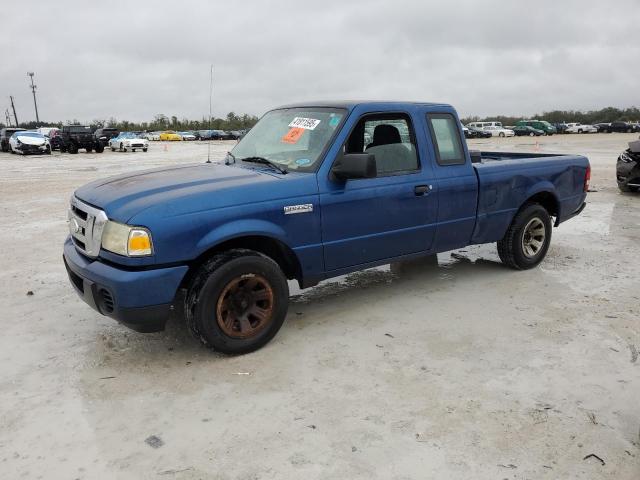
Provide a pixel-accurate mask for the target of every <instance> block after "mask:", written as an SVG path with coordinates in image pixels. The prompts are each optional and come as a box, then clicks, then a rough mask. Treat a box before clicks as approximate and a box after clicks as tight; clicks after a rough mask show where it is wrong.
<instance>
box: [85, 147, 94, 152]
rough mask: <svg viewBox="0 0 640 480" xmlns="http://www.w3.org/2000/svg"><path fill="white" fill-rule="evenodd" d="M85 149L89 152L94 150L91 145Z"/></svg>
mask: <svg viewBox="0 0 640 480" xmlns="http://www.w3.org/2000/svg"><path fill="white" fill-rule="evenodd" d="M85 150H86V151H87V153H91V151H92V150H93V148H91V147H87V148H85Z"/></svg>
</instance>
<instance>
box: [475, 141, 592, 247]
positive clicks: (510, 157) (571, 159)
mask: <svg viewBox="0 0 640 480" xmlns="http://www.w3.org/2000/svg"><path fill="white" fill-rule="evenodd" d="M476 158H477V153H476ZM480 158H481V161H479V162H478V161H477V160H476V162H475V163H473V167H474V170H475V172H476V176H477V177H478V192H479V193H478V216H477V221H476V226H475V229H474V233H473V239H472V240H473V243H487V242H494V241H497V240H499V239H500V238H502V236H503V235H504V232H505V231H506V229H507V227H508V226H509V224H510V223H511V220H512V219H513V216H514V215H515V213H516V211H517V210H518V208H520V206H521V205H522V204H523V203H524V202H526V201H527V199H530V198H533V197H535V196H536V195H539V196H541V197H544V198H545V200H546V201H548V202H549V203H550V204H552V205H554V207H555V212H554V213H555V215H554V216H555V218H556V221H555V222H556V223H555V224H556V226H557V225H559V224H560V223H561V222H563V221H565V220H567V219H569V218H571V217H572V216H573V215H574V214H575V213H576V212H578V211H579V210H580V208H581V206H582V204H583V202H584V199H585V196H586V193H585V192H584V179H585V174H586V170H587V168H588V167H589V161H588V160H587V158H586V157H583V156H580V155H557V154H548V153H510V152H480ZM541 192H545V193H544V194H543V193H541Z"/></svg>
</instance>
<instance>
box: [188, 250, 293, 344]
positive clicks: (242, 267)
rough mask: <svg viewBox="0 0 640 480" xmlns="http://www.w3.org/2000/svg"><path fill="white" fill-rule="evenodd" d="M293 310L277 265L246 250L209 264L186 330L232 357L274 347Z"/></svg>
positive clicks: (193, 295)
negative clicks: (272, 342)
mask: <svg viewBox="0 0 640 480" xmlns="http://www.w3.org/2000/svg"><path fill="white" fill-rule="evenodd" d="M288 307H289V286H288V284H287V279H286V277H285V276H284V274H283V273H282V270H281V269H280V267H279V266H278V264H277V263H276V262H274V261H273V260H272V259H271V258H269V257H267V256H265V255H262V254H261V253H258V252H255V251H253V250H245V249H236V250H230V251H228V252H223V253H220V254H218V255H215V256H214V257H212V258H211V259H210V260H208V261H207V262H206V263H205V264H204V265H203V266H202V267H200V269H199V270H198V272H197V273H196V275H195V276H194V279H193V281H192V282H191V286H190V288H189V292H188V293H187V296H186V299H185V315H186V320H187V325H188V326H189V328H190V329H191V331H192V332H193V333H194V335H195V336H196V337H197V338H199V339H200V340H201V341H202V343H204V344H205V345H207V346H210V347H212V348H213V349H214V350H217V351H219V352H222V353H227V354H241V353H249V352H252V351H254V350H257V349H259V348H260V347H262V346H263V345H265V344H266V343H267V342H269V341H270V340H271V339H272V338H273V337H274V336H275V335H276V333H278V330H280V327H281V326H282V323H283V322H284V319H285V317H286V315H287V309H288Z"/></svg>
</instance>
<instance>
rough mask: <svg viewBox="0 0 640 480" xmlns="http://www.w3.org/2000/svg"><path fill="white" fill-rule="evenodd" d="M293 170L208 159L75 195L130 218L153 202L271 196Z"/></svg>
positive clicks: (180, 208) (195, 206) (183, 206)
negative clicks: (279, 171) (279, 172)
mask: <svg viewBox="0 0 640 480" xmlns="http://www.w3.org/2000/svg"><path fill="white" fill-rule="evenodd" d="M292 176H296V175H295V174H289V175H286V176H282V175H277V174H272V172H271V171H267V170H266V169H264V170H263V169H261V168H260V167H258V168H256V169H254V168H245V167H240V166H234V165H220V164H215V163H204V164H195V165H183V166H175V167H170V168H158V169H153V170H145V171H141V172H135V173H130V174H125V175H119V176H116V177H111V178H106V179H102V180H96V181H94V182H91V183H88V184H87V185H84V186H83V187H81V188H79V189H78V190H77V191H76V192H75V196H76V197H77V198H78V199H80V200H82V201H84V202H86V203H89V204H91V205H93V206H95V207H97V208H100V209H102V210H104V211H105V213H106V214H107V216H108V217H109V218H110V219H112V220H115V221H118V222H122V223H127V222H128V221H129V220H130V219H131V218H132V217H133V216H135V215H137V214H139V213H140V212H142V211H143V210H146V209H148V208H150V207H158V208H161V210H162V213H163V215H165V216H167V215H171V216H173V215H180V214H187V213H192V212H197V211H203V210H210V209H213V208H222V207H228V206H234V205H241V204H243V203H250V202H252V201H256V200H257V201H260V200H268V199H269V197H270V196H274V195H275V192H274V190H276V189H274V188H273V184H274V183H275V182H279V181H281V179H283V178H285V177H292ZM249 186H250V187H251V188H247V187H249ZM243 187H244V188H243ZM269 192H271V193H269Z"/></svg>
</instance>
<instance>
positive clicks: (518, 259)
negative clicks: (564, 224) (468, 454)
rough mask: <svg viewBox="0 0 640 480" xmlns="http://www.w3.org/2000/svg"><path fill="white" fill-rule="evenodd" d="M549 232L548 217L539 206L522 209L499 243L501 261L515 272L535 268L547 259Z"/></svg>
mask: <svg viewBox="0 0 640 480" xmlns="http://www.w3.org/2000/svg"><path fill="white" fill-rule="evenodd" d="M551 229H552V224H551V217H550V216H549V212H547V210H546V209H545V208H544V207H543V206H542V205H540V204H537V203H531V204H528V205H525V206H524V207H523V208H522V209H521V210H520V211H519V212H518V213H517V214H516V216H515V217H514V219H513V221H512V222H511V225H509V228H508V229H507V232H506V233H505V234H504V237H503V238H502V240H499V241H498V255H499V256H500V260H502V263H504V264H505V265H507V266H509V267H511V268H513V269H515V270H526V269H529V268H533V267H535V266H536V265H538V264H539V263H540V262H541V261H542V260H543V259H544V257H545V256H546V255H547V251H548V250H549V245H550V243H551Z"/></svg>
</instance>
